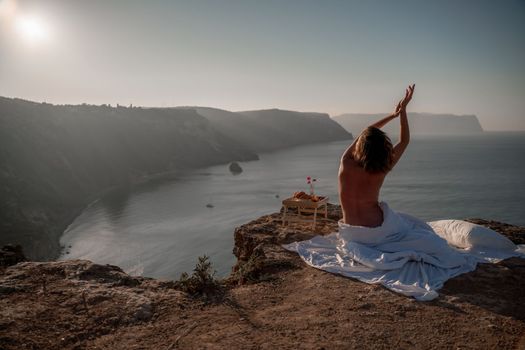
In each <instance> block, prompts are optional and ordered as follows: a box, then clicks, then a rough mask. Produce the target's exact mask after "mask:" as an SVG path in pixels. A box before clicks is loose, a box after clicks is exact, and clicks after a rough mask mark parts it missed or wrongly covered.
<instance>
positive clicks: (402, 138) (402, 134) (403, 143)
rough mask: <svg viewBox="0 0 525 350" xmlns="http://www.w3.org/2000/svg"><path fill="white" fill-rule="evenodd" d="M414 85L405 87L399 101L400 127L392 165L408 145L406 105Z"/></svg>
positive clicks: (408, 129)
mask: <svg viewBox="0 0 525 350" xmlns="http://www.w3.org/2000/svg"><path fill="white" fill-rule="evenodd" d="M415 87H416V84H412V85H411V86H409V87H408V88H407V89H406V92H405V97H404V98H403V100H402V101H401V102H400V103H399V104H400V105H401V110H400V113H399V114H400V117H399V123H400V124H401V129H400V130H399V141H398V142H397V144H396V145H395V146H394V157H393V163H392V166H394V165H396V163H397V162H398V161H399V159H400V158H401V156H402V155H403V153H404V152H405V149H406V148H407V146H408V143H409V142H410V128H409V126H408V117H407V111H406V108H407V105H408V103H409V102H410V100H412V96H413V95H414V88H415Z"/></svg>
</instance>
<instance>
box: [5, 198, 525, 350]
mask: <svg viewBox="0 0 525 350" xmlns="http://www.w3.org/2000/svg"><path fill="white" fill-rule="evenodd" d="M329 212H330V213H329V220H326V221H322V222H321V224H320V225H318V227H317V229H316V230H315V232H314V231H312V230H311V228H310V227H307V226H304V225H299V224H292V225H291V226H287V227H282V226H281V223H280V213H275V214H271V215H266V216H263V217H261V218H258V219H256V220H254V221H252V222H250V223H247V224H245V225H242V226H241V227H239V228H237V229H236V231H235V248H234V249H235V254H236V255H237V257H238V259H239V260H238V263H237V266H236V267H235V271H234V272H233V273H232V276H231V277H230V278H229V279H228V280H227V281H224V282H223V290H222V292H221V294H220V296H218V297H217V298H215V299H213V300H211V301H210V300H208V301H206V300H203V299H198V298H197V299H196V298H192V297H190V296H189V295H187V294H185V293H182V292H181V291H179V290H178V289H177V286H176V284H175V283H173V282H170V281H161V280H155V279H150V278H143V277H132V276H128V275H127V274H125V273H123V272H122V270H120V269H119V268H118V267H116V266H110V265H97V264H93V263H91V262H89V261H81V260H72V261H61V262H47V263H35V262H21V263H18V264H16V265H13V266H9V267H2V266H0V348H2V349H20V348H23V347H27V348H39V349H57V348H61V349H76V348H95V347H96V348H112V349H129V348H134V347H137V348H149V349H174V348H220V349H244V348H260V347H266V348H290V349H291V348H299V347H300V348H321V347H324V348H327V349H363V348H366V349H369V348H374V349H377V348H380V349H390V348H415V349H430V348H432V349H442V348H472V349H495V348H498V349H520V348H522V347H523V346H524V345H525V317H524V315H525V304H524V303H523V302H522V301H523V290H524V288H525V268H524V267H525V260H522V259H517V258H513V259H508V260H506V261H503V262H501V263H499V264H482V265H480V266H479V267H478V268H477V270H476V271H474V272H472V273H468V274H465V275H461V276H458V277H456V278H454V279H451V280H449V281H448V282H447V283H446V284H445V286H444V288H443V289H442V290H441V291H440V297H439V298H438V299H436V300H433V301H431V302H416V301H414V300H413V299H411V298H407V297H404V296H401V295H399V294H396V293H393V292H390V291H388V290H386V289H384V288H382V287H379V286H375V285H369V284H365V283H362V282H358V281H355V280H352V279H349V278H343V277H339V276H336V275H333V274H330V273H326V272H324V271H320V270H317V269H314V268H311V267H308V266H307V265H306V264H305V263H304V262H303V261H302V260H301V259H300V258H299V257H298V256H297V255H296V254H294V253H290V252H287V251H285V250H284V249H283V248H282V247H281V246H280V244H282V243H287V242H291V241H294V240H297V239H307V238H311V237H312V236H313V235H315V234H324V233H329V232H331V231H332V230H334V229H335V228H336V227H337V221H336V220H338V219H339V218H340V209H339V207H338V206H333V205H331V206H330V207H329ZM477 222H478V223H482V224H486V225H488V226H490V227H492V228H495V229H496V230H499V232H500V233H502V234H505V235H507V236H509V238H511V239H513V240H514V241H515V242H516V243H520V240H521V242H523V241H525V228H523V227H516V226H512V225H506V224H502V223H497V222H490V221H485V220H479V219H478V220H477ZM0 258H1V256H0ZM0 260H1V259H0ZM7 260H9V259H3V260H2V261H7ZM11 260H12V259H11Z"/></svg>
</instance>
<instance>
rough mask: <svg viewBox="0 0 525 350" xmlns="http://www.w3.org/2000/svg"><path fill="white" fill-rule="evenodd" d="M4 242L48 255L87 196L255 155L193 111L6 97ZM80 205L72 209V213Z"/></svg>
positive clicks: (0, 227)
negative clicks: (151, 177) (63, 103)
mask: <svg viewBox="0 0 525 350" xmlns="http://www.w3.org/2000/svg"><path fill="white" fill-rule="evenodd" d="M0 150H1V151H0V198H1V199H0V208H1V214H0V232H1V235H0V243H4V242H6V243H7V242H12V243H21V244H23V246H24V249H25V250H26V251H27V252H28V255H29V256H30V257H31V258H34V259H42V258H45V257H48V256H49V255H53V254H54V253H56V252H57V250H58V249H57V248H58V247H57V244H58V243H57V240H58V239H57V236H58V235H59V234H60V233H61V231H62V230H63V229H64V228H65V224H66V223H67V222H68V221H70V220H71V219H72V215H74V214H75V213H76V211H77V210H78V209H80V208H81V207H82V206H84V205H86V204H87V201H88V200H89V198H91V197H92V196H93V195H96V194H98V193H100V191H102V190H104V189H107V188H110V187H112V186H122V185H126V184H130V183H133V182H136V181H137V180H139V179H141V178H143V177H145V176H147V175H150V174H156V173H160V172H165V171H174V170H180V169H185V168H189V167H197V166H204V165H210V164H218V163H224V162H228V161H231V160H250V159H257V155H256V154H254V153H253V152H250V151H247V150H245V149H244V147H243V145H241V144H239V143H237V142H235V141H234V140H231V139H229V138H228V137H226V136H224V135H222V134H221V133H219V132H218V131H216V130H215V129H213V127H212V126H211V125H210V123H209V121H208V120H207V119H206V118H204V117H202V116H200V115H199V114H197V113H196V112H195V111H194V110H191V109H190V110H183V109H180V110H174V109H167V110H166V109H143V108H124V107H118V108H111V107H106V106H87V105H82V106H53V105H49V104H38V103H33V102H27V101H22V100H18V99H6V98H0ZM72 209H74V210H72Z"/></svg>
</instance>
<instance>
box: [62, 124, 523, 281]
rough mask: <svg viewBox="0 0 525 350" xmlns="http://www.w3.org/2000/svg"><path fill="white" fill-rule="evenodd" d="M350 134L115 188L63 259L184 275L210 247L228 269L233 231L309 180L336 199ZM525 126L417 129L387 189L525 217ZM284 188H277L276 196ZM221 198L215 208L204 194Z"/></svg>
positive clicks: (73, 228)
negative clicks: (473, 131)
mask: <svg viewBox="0 0 525 350" xmlns="http://www.w3.org/2000/svg"><path fill="white" fill-rule="evenodd" d="M346 147H347V143H346V142H334V143H328V144H321V145H311V146H304V147H298V148H293V149H289V150H285V151H280V152H276V153H269V154H262V155H260V158H261V159H260V160H259V161H254V162H247V163H241V166H242V167H243V169H244V172H243V173H242V174H240V175H237V176H233V175H231V174H230V172H229V171H228V168H227V166H224V165H221V166H214V167H210V168H206V169H200V170H196V171H195V172H192V173H188V174H185V175H181V176H179V177H178V178H177V179H176V180H173V181H169V182H163V183H160V182H157V183H148V184H145V185H141V186H138V187H136V188H135V189H133V190H132V191H129V190H126V191H123V190H121V191H117V192H114V193H112V194H110V195H108V196H106V197H104V198H101V199H100V200H98V201H96V202H95V203H93V204H92V205H90V206H89V207H88V208H86V209H85V210H84V212H83V213H82V214H81V215H80V216H79V217H78V218H76V220H75V221H74V222H73V223H72V224H71V225H70V226H69V227H68V229H67V230H66V232H65V233H64V235H63V237H62V239H61V243H62V244H63V245H64V246H66V247H69V246H71V247H70V248H67V251H69V254H64V255H63V256H62V259H72V258H81V259H90V260H93V261H95V262H98V263H109V264H114V265H118V266H121V267H122V268H123V269H124V270H126V271H127V272H129V273H132V274H142V275H144V276H151V277H164V278H178V277H179V276H180V273H181V272H184V271H188V272H190V271H191V270H192V269H193V267H194V266H195V261H196V258H197V256H199V255H203V254H207V255H209V256H211V260H212V262H213V264H214V266H215V267H216V269H217V271H218V273H219V274H220V275H223V276H224V275H227V274H228V273H229V271H230V268H231V266H232V265H233V263H234V262H235V258H234V256H233V255H232V253H231V252H232V247H233V231H234V228H235V227H236V226H238V225H240V224H243V223H246V222H248V221H250V220H252V219H255V218H257V217H259V216H261V215H263V214H268V213H271V212H275V211H278V210H279V209H280V201H281V200H282V199H283V198H285V197H287V196H289V195H290V194H291V193H293V192H294V191H298V190H305V191H307V185H306V183H305V178H306V176H312V177H316V178H317V179H318V182H317V184H316V193H319V194H323V195H328V196H329V197H330V198H331V202H333V203H337V169H338V166H339V164H338V161H339V157H340V156H341V154H342V152H343V151H344V149H345V148H346ZM524 161H525V133H486V134H483V135H474V136H466V137H459V136H448V137H443V136H439V137H438V136H432V137H430V136H429V137H426V138H422V137H420V138H413V139H412V142H411V144H410V146H409V148H408V149H407V151H406V152H405V155H404V156H403V158H402V159H401V161H400V162H399V163H398V164H397V166H396V168H395V169H394V170H393V172H392V173H391V174H390V175H389V176H388V177H387V179H386V181H385V184H384V186H383V189H382V199H383V200H385V201H387V202H388V203H389V204H390V205H391V207H393V208H394V209H396V210H399V211H404V212H407V213H410V214H413V215H415V216H418V217H420V218H422V219H424V220H427V221H429V220H437V219H444V218H466V217H481V218H487V219H494V220H500V221H505V222H508V223H513V224H519V225H525V207H524V205H525V162H524ZM277 195H278V196H279V197H280V198H277V197H276V196H277ZM208 203H211V204H213V206H214V207H213V208H207V207H206V204H208Z"/></svg>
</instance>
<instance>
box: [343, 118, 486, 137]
mask: <svg viewBox="0 0 525 350" xmlns="http://www.w3.org/2000/svg"><path fill="white" fill-rule="evenodd" d="M387 115H388V113H384V114H351V113H349V114H342V115H338V116H335V117H333V119H334V120H335V121H336V122H338V123H339V124H341V125H342V126H343V127H344V128H345V129H346V130H347V131H348V132H352V133H353V134H355V135H359V134H360V133H361V131H362V130H363V129H364V128H366V127H367V126H369V125H370V124H372V123H374V122H375V121H377V120H379V119H381V118H384V117H385V116H387ZM408 119H409V123H410V132H411V133H413V134H416V135H417V134H422V135H425V134H436V135H439V134H443V135H451V134H453V135H457V134H472V133H479V132H483V129H482V127H481V124H480V123H479V120H478V118H477V117H476V116H475V115H453V114H431V113H408ZM383 130H385V131H386V132H387V133H389V134H394V135H397V134H399V121H397V122H396V121H393V122H390V123H388V124H387V125H385V127H384V128H383Z"/></svg>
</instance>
